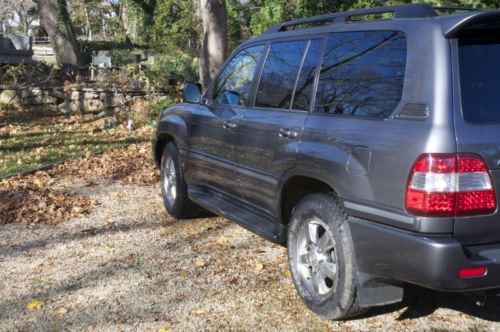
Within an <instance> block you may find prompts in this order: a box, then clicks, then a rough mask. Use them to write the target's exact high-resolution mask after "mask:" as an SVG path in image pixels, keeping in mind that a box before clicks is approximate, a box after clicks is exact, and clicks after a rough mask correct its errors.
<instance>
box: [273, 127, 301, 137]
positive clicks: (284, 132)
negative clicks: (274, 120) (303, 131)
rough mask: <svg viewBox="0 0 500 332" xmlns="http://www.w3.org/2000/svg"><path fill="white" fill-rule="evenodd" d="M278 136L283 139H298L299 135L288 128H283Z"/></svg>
mask: <svg viewBox="0 0 500 332" xmlns="http://www.w3.org/2000/svg"><path fill="white" fill-rule="evenodd" d="M278 136H279V137H283V138H297V136H299V133H298V132H296V131H293V130H290V129H288V128H281V129H280V131H279V132H278Z"/></svg>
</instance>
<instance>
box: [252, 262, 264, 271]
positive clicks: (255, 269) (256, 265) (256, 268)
mask: <svg viewBox="0 0 500 332" xmlns="http://www.w3.org/2000/svg"><path fill="white" fill-rule="evenodd" d="M262 269H264V264H262V263H256V264H255V267H254V271H255V272H260V271H262Z"/></svg>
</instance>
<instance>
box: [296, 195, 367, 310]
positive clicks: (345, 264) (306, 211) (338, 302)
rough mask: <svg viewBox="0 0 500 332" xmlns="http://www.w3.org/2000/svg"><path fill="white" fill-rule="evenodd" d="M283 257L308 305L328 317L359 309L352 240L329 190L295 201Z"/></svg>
mask: <svg viewBox="0 0 500 332" xmlns="http://www.w3.org/2000/svg"><path fill="white" fill-rule="evenodd" d="M288 260H289V265H290V271H291V274H292V278H293V281H294V284H295V287H296V289H297V292H298V293H299V295H300V296H301V297H302V299H303V301H304V303H305V304H306V305H307V306H308V307H309V308H310V309H311V310H312V311H314V312H315V313H317V314H319V315H322V316H324V317H326V318H328V319H346V318H349V317H352V316H355V315H357V314H359V313H361V312H362V309H361V308H360V307H359V305H358V302H357V289H356V273H357V266H356V257H355V253H354V245H353V243H352V238H351V233H350V229H349V225H348V223H347V217H346V215H345V213H344V211H343V209H342V206H341V204H340V203H339V202H338V200H337V199H336V198H335V197H334V196H332V195H328V194H313V195H309V196H307V197H305V198H304V199H302V200H301V201H300V202H299V204H298V205H297V206H296V208H295V209H294V211H293V213H292V218H291V221H290V225H289V230H288Z"/></svg>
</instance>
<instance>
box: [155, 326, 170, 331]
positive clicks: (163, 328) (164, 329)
mask: <svg viewBox="0 0 500 332" xmlns="http://www.w3.org/2000/svg"><path fill="white" fill-rule="evenodd" d="M158 332H170V330H169V329H167V328H166V327H162V328H161V329H159V330H158Z"/></svg>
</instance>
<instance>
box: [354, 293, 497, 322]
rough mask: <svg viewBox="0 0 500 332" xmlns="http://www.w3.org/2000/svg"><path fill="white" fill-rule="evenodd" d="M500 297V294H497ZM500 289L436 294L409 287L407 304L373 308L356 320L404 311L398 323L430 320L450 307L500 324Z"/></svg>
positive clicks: (406, 294) (405, 300)
mask: <svg viewBox="0 0 500 332" xmlns="http://www.w3.org/2000/svg"><path fill="white" fill-rule="evenodd" d="M497 294H498V295H497ZM499 295H500V290H496V291H495V290H492V291H488V292H483V293H458V292H441V291H434V290H430V289H427V288H423V287H418V286H413V285H407V286H405V292H404V297H403V301H402V302H400V303H395V304H392V305H387V306H381V307H376V308H372V309H370V310H369V311H367V312H366V313H365V314H363V315H362V316H359V317H357V318H356V319H364V318H371V317H375V316H379V315H384V314H388V313H391V312H394V311H399V310H402V309H404V310H403V311H402V312H401V314H400V315H399V317H397V320H398V321H403V320H408V319H409V320H411V319H417V318H421V317H426V316H429V315H431V314H432V313H434V312H435V311H436V310H438V309H439V308H448V309H452V310H455V311H459V312H462V313H463V314H466V315H470V316H474V317H477V318H480V319H483V320H487V321H490V322H500V296H499Z"/></svg>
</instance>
